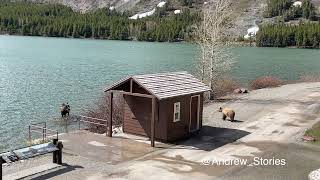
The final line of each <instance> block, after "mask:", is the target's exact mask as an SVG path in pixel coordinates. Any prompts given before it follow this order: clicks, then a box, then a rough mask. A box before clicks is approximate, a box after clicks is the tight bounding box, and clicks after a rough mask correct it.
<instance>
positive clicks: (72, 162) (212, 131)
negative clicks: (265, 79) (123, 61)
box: [3, 83, 320, 180]
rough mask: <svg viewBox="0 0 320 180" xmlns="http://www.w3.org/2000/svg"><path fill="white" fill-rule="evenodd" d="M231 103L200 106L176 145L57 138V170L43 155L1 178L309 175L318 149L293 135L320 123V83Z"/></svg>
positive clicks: (86, 136) (317, 162)
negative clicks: (197, 118) (232, 113)
mask: <svg viewBox="0 0 320 180" xmlns="http://www.w3.org/2000/svg"><path fill="white" fill-rule="evenodd" d="M235 99H236V100H232V101H227V102H215V103H210V104H207V105H206V106H205V108H204V127H203V129H202V131H201V132H200V133H199V134H198V135H197V136H194V137H192V138H190V139H188V140H184V141H180V142H177V143H176V144H163V143H156V147H155V148H151V147H150V141H149V140H148V139H145V138H142V137H136V136H130V135H125V134H118V135H115V136H114V137H112V138H109V137H106V136H105V135H98V134H93V133H89V132H86V131H79V132H75V133H69V134H64V135H62V136H61V137H59V138H60V139H62V141H63V144H64V149H63V162H64V164H63V165H62V166H59V167H50V166H49V165H46V164H48V163H50V162H51V161H52V156H51V155H50V154H48V155H45V156H41V157H40V156H39V157H36V158H33V159H29V160H25V161H23V162H21V161H20V162H16V163H15V164H10V165H7V166H4V167H3V174H4V175H5V177H18V176H14V174H16V173H17V172H19V173H20V174H21V173H23V172H24V173H26V174H28V172H29V174H31V175H28V176H27V177H22V178H25V179H72V180H73V179H75V180H79V179H88V180H100V179H149V180H153V179H154V180H159V179H160V180H161V179H166V180H167V179H227V180H229V179H230V180H231V179H246V180H248V179H249V180H250V179H257V178H259V179H290V180H295V179H297V180H302V179H308V175H309V174H310V173H311V172H313V174H314V172H317V171H315V170H317V169H319V168H320V158H319V154H320V146H319V145H316V144H309V143H304V142H302V141H301V136H302V135H303V134H304V132H305V130H306V129H308V128H310V127H311V126H312V125H313V124H315V123H316V122H319V121H320V83H301V84H290V85H285V86H281V87H278V88H272V89H262V90H257V91H252V92H250V93H249V94H248V95H237V96H236V97H235ZM220 106H223V107H231V108H233V109H235V110H236V112H237V115H236V120H237V121H236V122H230V121H223V120H221V114H220V113H218V112H217V109H218V108H219V107H220ZM46 168H47V169H48V170H43V169H46ZM37 170H38V171H39V172H37V173H35V171H37ZM30 172H32V173H30ZM313 174H311V175H313ZM313 176H314V175H313ZM19 177H20V176H19ZM20 178H21V177H20Z"/></svg>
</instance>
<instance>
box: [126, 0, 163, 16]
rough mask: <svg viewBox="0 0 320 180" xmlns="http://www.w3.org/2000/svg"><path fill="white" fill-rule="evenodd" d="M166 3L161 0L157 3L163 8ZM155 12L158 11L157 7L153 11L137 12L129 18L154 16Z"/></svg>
mask: <svg viewBox="0 0 320 180" xmlns="http://www.w3.org/2000/svg"><path fill="white" fill-rule="evenodd" d="M165 4H166V2H165V1H161V2H160V3H159V4H157V7H159V8H162V7H163V6H164V5H165ZM155 12H156V8H153V9H152V10H151V11H148V12H144V13H138V14H135V15H133V16H131V17H129V19H141V18H144V17H148V16H152V15H153V14H154V13H155Z"/></svg>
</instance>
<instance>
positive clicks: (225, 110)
mask: <svg viewBox="0 0 320 180" xmlns="http://www.w3.org/2000/svg"><path fill="white" fill-rule="evenodd" d="M219 112H222V119H223V120H226V118H227V117H229V118H230V120H231V121H234V117H235V115H236V113H235V112H234V110H233V109H231V108H222V107H220V108H219Z"/></svg>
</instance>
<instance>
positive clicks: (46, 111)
mask: <svg viewBox="0 0 320 180" xmlns="http://www.w3.org/2000/svg"><path fill="white" fill-rule="evenodd" d="M196 53H197V49H196V46H194V45H192V44H187V43H180V44H176V43H148V42H132V41H102V40H81V39H62V38H43V37H19V36H0V127H1V128H0V139H1V142H2V143H1V145H0V150H6V149H9V148H14V147H17V146H23V145H24V143H25V141H26V139H27V134H28V124H29V123H30V122H31V121H32V122H41V121H47V122H49V127H50V128H53V129H59V131H60V132H61V131H62V130H63V128H61V127H58V126H57V124H56V123H51V122H52V119H54V118H58V117H59V116H60V114H59V105H60V104H61V103H62V102H69V104H70V105H71V107H72V113H74V114H81V112H83V111H84V109H88V108H90V107H91V106H94V104H95V102H96V101H97V99H99V97H101V96H102V95H103V89H104V87H106V86H108V85H110V84H111V83H112V82H114V81H116V80H119V79H120V78H122V77H124V76H127V75H131V74H142V73H156V72H167V71H184V70H185V71H190V72H194V68H195V64H196ZM233 53H234V55H235V57H236V59H237V63H236V64H235V67H234V68H233V70H232V75H233V77H235V78H236V79H238V80H239V81H241V82H244V83H245V82H248V81H250V80H252V79H255V78H256V77H258V76H263V75H273V76H277V77H279V78H282V79H284V80H295V79H298V78H299V77H300V75H302V74H311V73H320V51H319V50H306V49H276V48H250V47H243V48H235V49H233Z"/></svg>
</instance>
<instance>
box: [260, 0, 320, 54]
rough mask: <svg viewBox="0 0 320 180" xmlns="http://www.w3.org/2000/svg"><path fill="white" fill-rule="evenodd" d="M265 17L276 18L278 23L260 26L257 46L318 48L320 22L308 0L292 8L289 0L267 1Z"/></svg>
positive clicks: (319, 42)
mask: <svg viewBox="0 0 320 180" xmlns="http://www.w3.org/2000/svg"><path fill="white" fill-rule="evenodd" d="M265 16H266V17H267V18H272V17H277V18H278V19H277V20H278V22H276V23H275V24H274V23H271V24H265V25H261V26H260V31H259V32H258V34H257V36H256V44H257V46H261V47H287V46H296V47H300V48H319V44H320V22H319V17H318V16H317V14H316V8H315V6H314V5H313V4H312V2H311V1H310V0H303V1H302V4H301V6H300V5H299V6H293V1H291V0H269V1H268V6H267V9H266V11H265Z"/></svg>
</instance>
